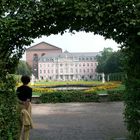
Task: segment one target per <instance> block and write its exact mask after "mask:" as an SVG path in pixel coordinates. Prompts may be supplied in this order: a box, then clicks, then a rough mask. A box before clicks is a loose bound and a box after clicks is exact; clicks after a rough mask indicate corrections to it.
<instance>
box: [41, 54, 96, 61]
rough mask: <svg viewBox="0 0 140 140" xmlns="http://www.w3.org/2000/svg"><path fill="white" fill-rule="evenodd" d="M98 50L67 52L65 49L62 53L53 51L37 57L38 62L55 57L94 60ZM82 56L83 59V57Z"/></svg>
mask: <svg viewBox="0 0 140 140" xmlns="http://www.w3.org/2000/svg"><path fill="white" fill-rule="evenodd" d="M98 54H99V53H98V52H87V53H69V52H68V51H65V52H63V53H54V54H48V55H44V56H42V57H40V58H39V62H44V60H45V61H48V60H54V59H53V58H55V59H60V58H71V59H73V58H74V59H76V60H77V59H78V60H81V61H83V60H95V57H96V56H97V55H98ZM87 57H88V58H92V59H85V58H87ZM83 58H84V59H83Z"/></svg>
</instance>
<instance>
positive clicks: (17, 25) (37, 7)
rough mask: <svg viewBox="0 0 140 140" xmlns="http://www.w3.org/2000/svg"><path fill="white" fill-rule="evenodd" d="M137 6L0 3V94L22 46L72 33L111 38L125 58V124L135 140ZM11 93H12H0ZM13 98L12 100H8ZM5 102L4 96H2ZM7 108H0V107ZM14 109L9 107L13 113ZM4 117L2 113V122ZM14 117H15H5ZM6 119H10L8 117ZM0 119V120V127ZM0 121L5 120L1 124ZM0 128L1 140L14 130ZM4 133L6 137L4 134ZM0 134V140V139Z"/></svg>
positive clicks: (123, 2) (119, 1)
mask: <svg viewBox="0 0 140 140" xmlns="http://www.w3.org/2000/svg"><path fill="white" fill-rule="evenodd" d="M139 11H140V3H139V0H115V1H112V0H106V1H104V0H74V1H73V0H50V1H46V0H18V1H9V0H2V1H1V3H0V36H1V37H0V52H1V53H0V83H1V85H0V88H1V89H2V88H3V85H4V84H5V85H6V83H7V82H8V78H7V74H8V73H13V72H14V71H15V68H16V66H17V64H18V60H19V58H21V56H22V54H23V52H24V49H25V48H24V46H25V45H26V46H27V45H30V43H31V42H32V39H34V38H36V37H40V36H41V35H47V36H49V35H51V34H57V33H62V34H63V33H64V32H65V30H66V29H68V30H69V31H70V32H72V31H85V32H94V34H99V35H102V36H104V37H105V38H112V39H114V40H115V41H116V42H117V43H119V44H120V45H121V49H122V51H123V52H124V53H125V58H126V63H125V64H126V65H125V70H126V73H127V79H126V97H125V105H126V108H125V112H124V114H125V121H126V122H127V128H128V130H129V132H130V136H131V138H132V139H133V140H139V139H140V111H139V110H140V90H139V85H140V74H139V72H140V61H139V60H140V55H139V52H140V12H139ZM5 89H6V90H13V89H14V87H9V88H5ZM0 95H1V94H0ZM11 96H13V95H11ZM5 98H7V95H6V93H5ZM6 104H10V102H0V111H2V107H3V106H5V105H6ZM15 105H16V103H15V104H12V105H11V106H10V107H9V111H11V110H10V109H14V107H15ZM4 115H6V112H5V111H3V116H4ZM11 115H13V116H15V113H13V114H11ZM9 117H10V116H9ZM1 120H2V117H1V118H0V122H1ZM5 121H6V120H5ZM12 121H15V120H12V119H11V121H10V122H9V123H10V124H11V125H9V127H6V128H5V127H3V125H0V136H1V139H3V140H7V137H6V135H7V134H6V132H9V131H10V130H11V128H12V131H11V137H12V138H13V139H14V140H16V139H15V137H14V132H16V131H15V127H14V125H13V123H12ZM5 129H6V130H7V131H6V130H5ZM3 133H5V134H4V135H2V134H3Z"/></svg>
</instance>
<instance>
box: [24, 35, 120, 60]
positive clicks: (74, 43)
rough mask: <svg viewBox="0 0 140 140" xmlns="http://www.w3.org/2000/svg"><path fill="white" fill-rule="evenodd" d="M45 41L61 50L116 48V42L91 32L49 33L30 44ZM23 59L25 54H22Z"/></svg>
mask: <svg viewBox="0 0 140 140" xmlns="http://www.w3.org/2000/svg"><path fill="white" fill-rule="evenodd" d="M42 41H44V42H46V43H49V44H52V45H55V46H56V47H59V48H62V50H63V51H65V50H67V51H69V52H99V51H102V50H103V49H104V48H107V47H111V48H112V49H113V50H114V51H116V50H118V49H119V48H118V46H119V45H118V44H117V43H116V42H115V41H113V40H111V39H107V40H105V39H104V37H102V36H100V35H94V34H93V33H85V32H77V33H75V34H72V33H65V34H63V35H60V34H58V35H51V36H49V37H45V36H43V37H41V38H37V39H35V40H34V43H32V44H31V46H33V45H35V44H38V43H40V42H42ZM23 59H24V60H25V55H24V56H23Z"/></svg>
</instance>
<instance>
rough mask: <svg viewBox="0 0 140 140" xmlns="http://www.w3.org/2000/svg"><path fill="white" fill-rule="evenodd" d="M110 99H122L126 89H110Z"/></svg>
mask: <svg viewBox="0 0 140 140" xmlns="http://www.w3.org/2000/svg"><path fill="white" fill-rule="evenodd" d="M107 93H108V99H109V101H122V100H123V98H124V97H123V96H124V90H108V91H107Z"/></svg>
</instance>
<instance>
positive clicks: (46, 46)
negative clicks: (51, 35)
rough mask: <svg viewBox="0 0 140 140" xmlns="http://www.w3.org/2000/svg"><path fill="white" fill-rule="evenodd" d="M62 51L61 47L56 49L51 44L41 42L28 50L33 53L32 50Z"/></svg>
mask: <svg viewBox="0 0 140 140" xmlns="http://www.w3.org/2000/svg"><path fill="white" fill-rule="evenodd" d="M58 49H59V50H62V49H61V48H59V47H56V46H54V45H51V44H49V43H46V42H40V43H38V44H36V45H33V46H31V47H29V48H28V49H26V51H32V50H58Z"/></svg>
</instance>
